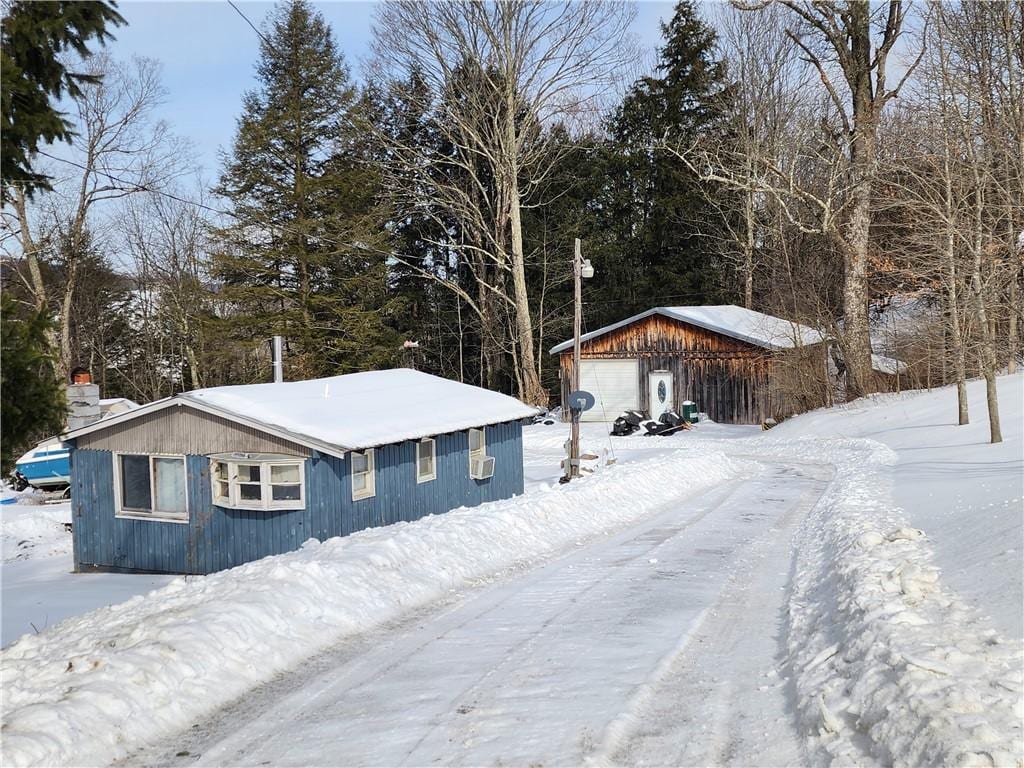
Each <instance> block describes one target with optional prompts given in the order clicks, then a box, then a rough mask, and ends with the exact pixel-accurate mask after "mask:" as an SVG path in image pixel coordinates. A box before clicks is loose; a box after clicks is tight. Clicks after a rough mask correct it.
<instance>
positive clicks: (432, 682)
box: [0, 375, 1024, 766]
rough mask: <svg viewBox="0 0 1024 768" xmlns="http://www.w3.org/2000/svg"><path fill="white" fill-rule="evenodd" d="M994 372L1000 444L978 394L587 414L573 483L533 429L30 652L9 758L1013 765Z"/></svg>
mask: <svg viewBox="0 0 1024 768" xmlns="http://www.w3.org/2000/svg"><path fill="white" fill-rule="evenodd" d="M1000 390H1001V397H1002V404H1003V428H1004V435H1005V437H1006V441H1005V442H1004V443H1003V444H1002V445H999V446H990V445H988V444H987V427H986V425H985V414H984V401H983V387H982V385H981V383H980V382H972V384H971V386H970V394H971V407H972V418H973V419H974V424H972V425H970V426H967V427H958V426H956V425H955V424H954V423H953V418H952V417H954V416H955V392H954V391H953V390H950V389H945V390H937V391H934V392H925V393H906V394H903V395H898V396H880V397H876V398H870V399H867V400H863V401H858V402H857V403H854V404H850V405H848V406H840V407H838V408H835V409H831V410H829V411H820V412H816V413H812V414H806V415H804V416H802V417H799V418H796V419H792V420H790V421H788V422H785V423H784V424H782V425H780V426H779V427H777V428H776V429H774V430H772V431H770V432H768V433H764V434H761V433H760V432H758V431H757V430H754V429H751V428H744V427H724V426H718V425H713V424H702V425H701V426H700V428H698V429H697V430H695V431H693V432H688V433H683V434H680V435H677V436H674V437H670V438H645V437H629V438H610V437H608V435H607V428H606V427H605V426H603V425H597V424H588V425H584V434H583V446H584V450H585V451H587V452H589V453H591V454H592V455H595V456H597V458H596V459H593V460H590V461H589V462H588V464H589V465H590V466H591V467H592V468H593V469H594V470H595V471H594V473H593V475H589V476H587V477H586V478H584V479H583V480H581V481H579V482H575V483H573V484H570V485H569V486H568V487H561V486H558V484H557V476H558V474H559V468H558V460H559V458H560V457H561V454H562V450H563V449H562V444H563V441H564V440H565V437H566V432H567V429H566V426H565V425H563V424H553V425H550V426H546V425H537V426H533V427H529V428H527V430H526V433H525V451H526V474H527V484H528V489H527V494H526V495H525V496H523V497H520V498H518V499H513V500H509V501H504V502H496V503H494V504H488V505H484V506H482V507H478V508H476V509H473V510H460V511H457V512H455V513H449V514H447V515H443V516H438V517H433V518H427V519H425V520H421V521H418V522H416V523H412V524H400V525H397V526H391V527H389V528H382V529H376V530H372V531H367V532H363V533H360V534H357V535H355V536H352V537H349V538H347V539H335V540H332V541H329V542H325V543H323V544H315V545H310V546H307V547H306V548H304V549H303V550H301V551H300V552H297V553H292V554H289V555H283V556H280V557H276V558H268V559H266V560H263V561H260V562H258V563H251V564H248V565H245V566H242V567H240V568H236V569H233V570H231V571H226V572H222V573H220V574H214V575H212V576H209V577H198V578H192V579H187V580H186V579H180V578H178V579H173V580H172V581H170V583H169V584H167V585H166V586H165V587H163V588H162V589H160V590H158V591H156V592H153V593H150V594H148V595H146V596H143V597H136V598H133V599H130V600H128V601H127V602H125V603H123V604H120V605H115V606H113V607H110V608H100V609H99V610H95V611H92V612H88V613H84V615H81V616H79V617H77V618H70V619H68V620H67V621H65V622H63V623H61V624H59V625H58V626H51V627H50V628H49V629H47V630H46V631H44V632H42V633H41V634H39V635H34V634H33V635H29V636H26V637H24V638H23V639H21V640H20V641H18V642H17V643H15V644H13V645H12V646H10V647H9V648H8V649H6V650H5V651H3V652H2V653H0V675H2V677H3V681H4V701H3V720H4V733H3V762H4V763H5V764H12V765H18V764H92V763H106V762H110V761H111V760H115V759H118V758H124V759H125V760H126V761H127V762H128V763H130V764H154V763H156V764H168V763H175V762H180V763H183V764H186V763H191V762H195V761H197V760H198V761H199V762H201V763H204V764H218V765H219V764H258V763H263V764H274V765H277V764H309V763H318V764H374V765H384V764H386V765H397V764H425V763H428V762H434V761H438V760H439V761H441V762H445V763H452V764H483V763H490V764H497V763H502V762H505V763H508V762H511V763H514V764H526V763H534V762H536V763H545V764H551V763H559V764H567V763H568V764H574V763H581V762H589V763H596V764H602V763H615V764H636V765H650V764H710V763H715V764H737V765H752V764H787V765H789V764H828V763H829V762H832V763H834V764H836V765H843V764H860V765H891V764H960V765H1017V766H1020V765H1022V764H1024V747H1022V745H1021V723H1022V720H1024V703H1022V702H1024V656H1022V636H1021V635H1022V630H1021V627H1022V624H1024V622H1022V619H1021V604H1022V598H1021V580H1022V575H1021V573H1022V559H1021V555H1022V552H1024V546H1022V541H1021V537H1022V518H1024V513H1022V497H1024V492H1022V489H1021V485H1022V483H1024V442H1022V435H1021V425H1022V422H1024V377H1022V376H1019V375H1018V376H1013V377H1004V378H1003V379H1001V381H1000ZM612 458H614V463H611V464H609V462H608V460H609V459H612ZM38 514H39V515H44V514H52V515H57V514H58V513H57V512H56V511H52V512H51V511H47V512H45V513H43V512H40V513H38ZM7 515H8V513H7V511H6V510H4V520H5V524H4V542H5V543H4V546H5V549H4V557H5V560H6V559H7V557H8V553H9V549H8V545H9V543H10V542H14V541H15V539H16V538H19V537H21V538H22V540H31V539H32V538H33V536H32V535H31V531H29V530H28V529H31V528H32V527H33V526H37V525H38V526H40V527H41V528H43V529H44V533H40V534H39V535H38V536H35V539H36V540H38V541H40V542H43V543H40V544H37V545H36V546H35V547H22V549H24V550H26V552H27V554H28V555H29V556H28V557H23V558H22V559H21V561H19V560H13V561H8V562H5V564H4V571H3V576H4V581H5V583H4V598H5V605H4V613H5V617H4V620H5V631H6V626H7V617H6V612H7V595H8V585H7V576H8V567H9V566H12V565H13V567H15V568H16V567H18V563H19V562H25V563H31V562H34V561H38V562H46V561H48V560H50V561H53V562H54V563H60V562H63V563H64V568H65V569H70V558H69V554H68V552H67V550H65V551H64V553H63V554H61V553H60V552H58V553H57V554H51V555H48V556H47V557H33V556H31V555H32V553H33V552H35V553H38V554H42V553H44V552H49V551H51V545H49V544H46V543H45V542H46V541H48V540H49V539H48V537H51V535H52V534H53V531H52V529H50V528H46V525H45V524H44V523H42V522H40V521H39V520H38V519H37V520H36V521H35V522H32V523H29V522H24V523H22V524H21V525H23V526H25V529H26V531H27V533H15V532H16V531H17V528H16V527H11V528H10V529H9V528H8V526H7V521H8V519H9V518H8V516H7ZM37 517H38V515H37ZM58 522H59V521H58ZM57 527H58V528H60V529H62V528H63V526H57ZM8 530H10V531H11V534H12V535H11V537H10V539H9V538H8V535H7V534H8ZM53 535H55V534H53ZM62 535H63V534H62ZM58 540H59V537H58ZM17 550H18V547H17V546H14V549H12V550H10V552H13V553H14V554H17ZM81 578H83V577H81V576H73V575H67V574H66V573H62V574H61V575H60V577H59V578H56V577H55V579H56V580H55V582H54V583H55V584H56V583H63V582H70V581H73V580H75V579H81ZM89 578H91V577H89ZM118 578H121V577H118ZM124 578H127V579H133V578H135V577H124ZM143 578H145V577H143ZM338 585H345V586H344V589H340V588H339V587H338ZM147 588H148V587H147ZM49 599H53V598H44V600H46V601H48V600H49ZM97 604H102V603H91V604H90V602H89V601H88V600H81V601H79V604H78V605H77V608H72V609H71V610H70V611H69V612H68V613H69V615H70V614H75V613H80V612H82V611H87V610H88V609H89V608H91V607H92V605H97ZM50 624H51V625H52V624H53V622H52V621H51V622H50ZM242 694H245V695H244V696H243V695H242Z"/></svg>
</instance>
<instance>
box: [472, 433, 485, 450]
mask: <svg viewBox="0 0 1024 768" xmlns="http://www.w3.org/2000/svg"><path fill="white" fill-rule="evenodd" d="M484 442H485V440H484V431H483V430H482V429H471V430H469V450H470V451H471V452H472V453H483V452H484V447H485V446H484Z"/></svg>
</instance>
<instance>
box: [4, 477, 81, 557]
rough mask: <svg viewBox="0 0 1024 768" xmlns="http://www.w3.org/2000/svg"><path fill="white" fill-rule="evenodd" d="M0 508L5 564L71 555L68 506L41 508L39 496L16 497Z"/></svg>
mask: <svg viewBox="0 0 1024 768" xmlns="http://www.w3.org/2000/svg"><path fill="white" fill-rule="evenodd" d="M17 499H18V503H16V504H4V505H3V506H0V548H2V552H3V561H4V562H5V563H7V562H10V561H12V560H19V559H24V558H27V557H36V556H39V555H40V554H42V555H55V554H70V553H71V535H70V533H68V531H67V529H66V528H65V526H66V525H67V524H69V523H70V522H71V504H70V503H68V504H43V503H42V502H41V500H40V499H39V497H38V496H34V495H32V494H29V493H21V494H18V495H17Z"/></svg>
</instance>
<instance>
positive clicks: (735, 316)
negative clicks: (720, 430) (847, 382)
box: [551, 305, 829, 424]
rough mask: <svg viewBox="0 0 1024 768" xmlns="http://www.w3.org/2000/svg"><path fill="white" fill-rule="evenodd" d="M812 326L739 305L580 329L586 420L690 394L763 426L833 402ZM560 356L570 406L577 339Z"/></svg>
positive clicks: (714, 411) (659, 406) (675, 310)
mask: <svg viewBox="0 0 1024 768" xmlns="http://www.w3.org/2000/svg"><path fill="white" fill-rule="evenodd" d="M823 342H824V337H823V336H822V335H821V334H820V333H819V332H818V331H816V330H815V329H813V328H809V327H807V326H803V325H799V324H797V323H794V322H791V321H789V320H784V319H782V318H778V317H773V316H771V315H765V314H762V313H760V312H754V311H752V310H749V309H744V308H743V307H737V306H733V305H724V306H703V307H655V308H654V309H650V310H648V311H646V312H643V313H641V314H639V315H634V316H633V317H628V318H626V319H625V320H622V321H621V322H618V323H615V324H613V325H609V326H606V327H604V328H599V329H598V330H596V331H591V332H590V333H587V334H585V335H583V336H582V343H581V354H580V362H581V365H580V386H581V388H582V389H585V390H587V391H588V392H591V393H592V394H593V395H594V396H595V398H596V404H595V405H594V407H593V408H592V409H591V410H589V411H586V412H585V413H584V414H583V415H582V419H583V420H584V421H613V420H614V419H615V418H616V417H617V416H618V415H619V414H620V413H622V411H624V410H627V409H636V410H640V411H643V412H644V413H646V414H648V415H650V416H651V417H652V418H656V417H658V416H659V415H661V414H662V413H663V412H664V411H666V410H669V409H674V410H679V409H680V405H681V403H682V402H684V401H686V400H690V401H693V402H695V403H696V404H697V408H698V410H700V411H702V412H704V413H707V415H708V416H709V417H710V418H711V419H712V420H713V421H716V422H720V423H727V424H759V423H761V422H763V421H764V420H765V419H767V418H769V417H777V416H779V415H783V414H784V415H789V414H791V413H794V412H798V411H804V410H808V409H810V408H815V407H818V406H820V405H824V404H826V402H827V401H828V397H829V395H828V386H827V374H826V345H825V344H824V343H823ZM551 353H552V354H557V355H559V359H560V366H561V390H562V406H563V413H565V412H567V409H566V408H565V403H566V400H567V398H568V394H569V384H570V382H571V380H572V367H573V343H572V341H571V340H570V341H565V342H563V343H561V344H558V345H557V346H555V347H553V348H552V349H551Z"/></svg>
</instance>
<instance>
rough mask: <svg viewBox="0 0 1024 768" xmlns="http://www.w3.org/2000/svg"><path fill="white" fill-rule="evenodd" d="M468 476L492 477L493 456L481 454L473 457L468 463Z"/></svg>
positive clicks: (480, 478) (483, 478) (479, 478)
mask: <svg viewBox="0 0 1024 768" xmlns="http://www.w3.org/2000/svg"><path fill="white" fill-rule="evenodd" d="M469 476H470V477H471V478H473V479H474V480H486V479H487V478H489V477H494V457H493V456H483V457H481V458H477V459H473V460H472V461H471V462H470V464H469Z"/></svg>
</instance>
